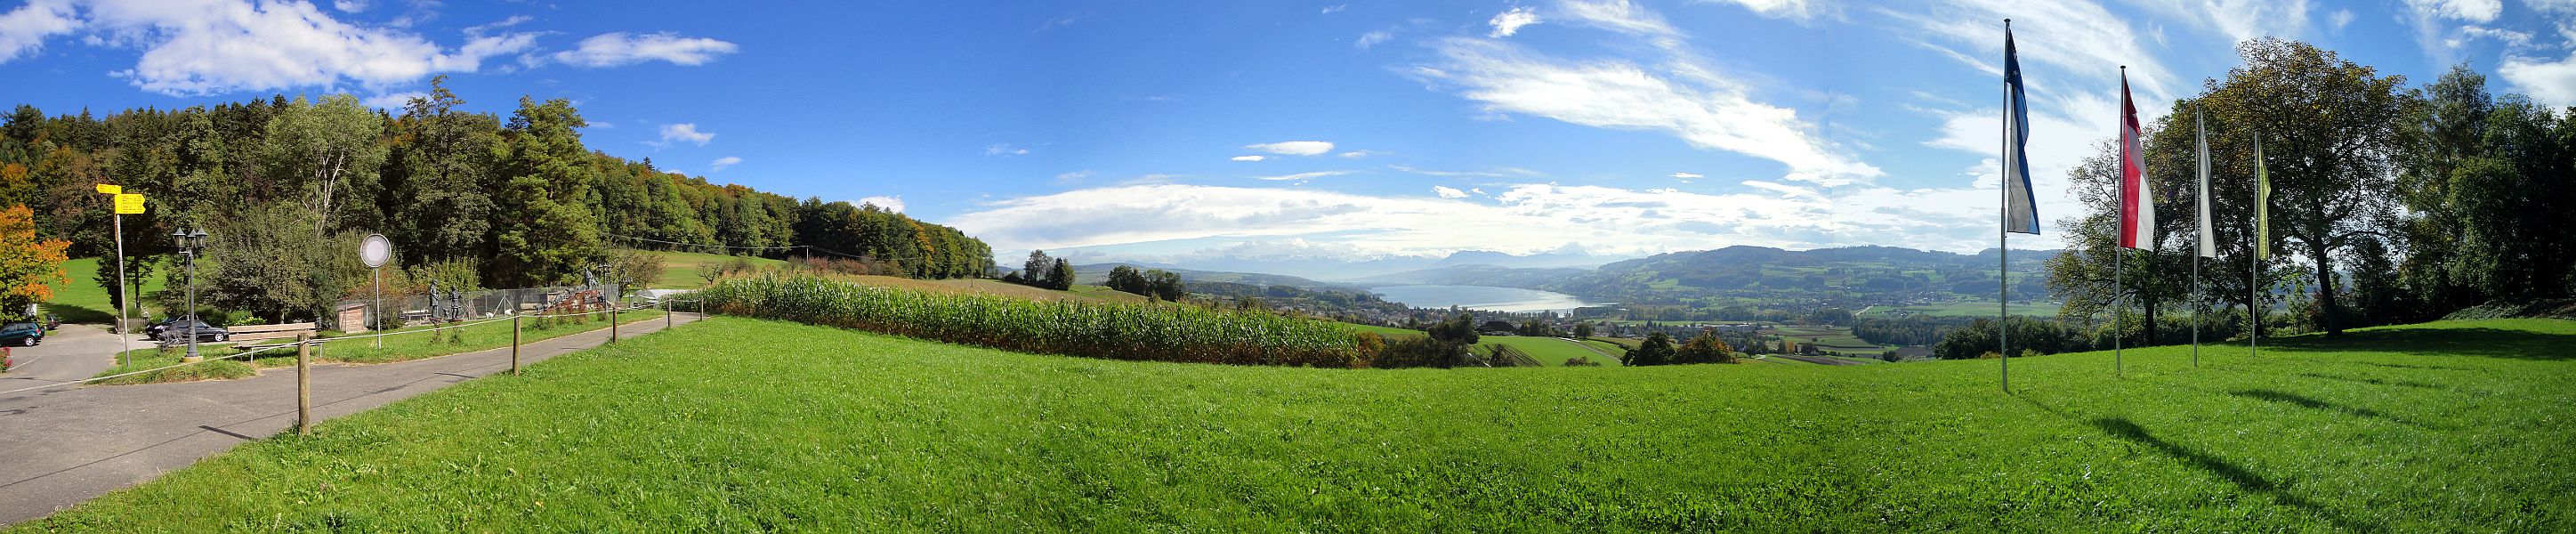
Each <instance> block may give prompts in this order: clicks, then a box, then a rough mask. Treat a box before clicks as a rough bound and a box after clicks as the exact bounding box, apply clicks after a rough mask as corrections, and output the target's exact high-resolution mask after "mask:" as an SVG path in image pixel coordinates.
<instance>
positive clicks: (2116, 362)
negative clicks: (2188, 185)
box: [2111, 65, 2146, 379]
mask: <svg viewBox="0 0 2576 534" xmlns="http://www.w3.org/2000/svg"><path fill="white" fill-rule="evenodd" d="M2128 99H2129V66H2128V65H2121V66H2120V101H2121V102H2122V103H2124V104H2125V103H2127V102H2128ZM2120 113H2121V119H2120V120H2122V121H2123V124H2121V126H2120V129H2121V131H2120V135H2123V136H2126V135H2128V125H2127V124H2126V123H2125V121H2127V120H2128V110H2121V112H2120ZM2133 141H2134V140H2131V139H2123V140H2121V143H2122V144H2121V146H2120V149H2121V150H2120V158H2121V161H2120V169H2121V170H2120V191H2121V193H2122V194H2121V195H2120V203H2121V206H2120V226H2121V231H2123V232H2133V231H2134V230H2131V229H2129V228H2128V225H2129V224H2131V223H2130V222H2129V212H2128V209H2129V207H2128V205H2129V203H2130V202H2132V200H2131V199H2130V198H2129V171H2128V167H2129V162H2128V158H2129V156H2131V154H2129V152H2128V146H2129V145H2128V143H2130V142H2133ZM2141 174H2143V169H2141ZM2145 178H2146V177H2145V176H2140V177H2139V179H2142V180H2143V179H2145ZM2111 241H2112V243H2111V303H2112V305H2111V378H2115V379H2116V378H2120V375H2121V372H2120V346H2121V345H2122V344H2123V343H2121V342H2122V341H2126V340H2124V339H2121V338H2125V337H2128V336H2129V330H2128V326H2129V318H2128V314H2127V313H2124V312H2127V311H2128V310H2127V309H2125V308H2124V305H2126V304H2127V303H2128V298H2129V295H2128V290H2129V286H2128V284H2127V283H2124V282H2122V281H2121V277H2123V276H2125V275H2127V274H2128V272H2127V271H2128V269H2125V268H2122V267H2121V266H2120V264H2121V260H2122V259H2124V258H2127V257H2128V256H2129V249H2128V248H2127V247H2128V243H2121V242H2119V241H2120V239H2119V237H2118V236H2116V235H2115V236H2114V237H2112V239H2111Z"/></svg>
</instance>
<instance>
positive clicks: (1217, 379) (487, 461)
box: [14, 318, 2576, 532]
mask: <svg viewBox="0 0 2576 534" xmlns="http://www.w3.org/2000/svg"><path fill="white" fill-rule="evenodd" d="M2569 346H2576V322H2569V321H2557V320H2493V321H2474V322H2446V323H2435V324H2428V325H2417V326H2406V327H2391V328H2378V329H2368V330H2359V331H2355V332H2353V333H2352V334H2351V335H2350V336H2348V337H2346V338H2344V339H2339V340H2323V339H2319V338H2314V337H2302V338H2292V339H2283V340H2278V341H2277V342H2276V343H2275V344H2274V345H2272V346H2270V347H2269V348H2267V350H2266V351H2265V352H2264V354H2263V355H2262V356H2260V357H2250V356H2248V355H2246V354H2245V353H2244V352H2243V351H2241V350H2236V349H2232V348H2225V349H2211V350H2207V351H2205V353H2204V355H2203V357H2202V365H2201V366H2200V367H2199V368H2192V367H2190V366H2189V364H2188V363H2187V356H2186V355H2187V354H2188V350H2189V349H2188V348H2183V347H2162V348H2152V349H2140V350H2131V351H2128V353H2127V358H2126V365H2127V378H2126V379H2114V378H2113V377H2112V376H2111V374H2112V371H2111V356H2110V355H2109V354H2107V353H2085V354H2068V355H2055V356H2047V357H2039V358H2028V359H2015V360H2013V361H2012V371H2013V375H2012V377H2013V383H2014V384H2015V385H2016V386H2017V387H2018V388H2019V393H2018V394H2005V393H2002V392H1999V391H1997V388H1996V362H1994V361H1956V362H1932V363H1918V364H1899V365H1874V366H1854V367H1826V366H1812V365H1736V366H1727V365H1695V366H1676V367H1662V368H1645V369H1637V368H1557V367H1551V368H1519V369H1471V370H1435V369H1414V370H1393V371H1389V370H1327V369H1301V368H1277V367H1240V366H1220V365H1193V364H1169V363H1140V362H1122V361H1110V360H1096V359H1076V358H1062V357H1047V356H1032V355H1023V354H1014V353H1007V352H1000V351H994V350H985V349H976V348H968V347H961V346H956V345H947V344H939V343H928V342H921V341H914V340H909V339H904V338H895V337H888V336H881V335H873V334H864V333H857V332H852V331H845V330H837V329H831V328H823V327H813V326H803V325H796V324H791V323H783V322H770V321H757V320H748V319H737V318H717V319H713V320H710V321H707V322H704V323H699V324H695V325H689V326H684V327H682V328H679V329H678V330H676V331H671V332H665V333H658V334H653V335H648V336H645V337H642V338H637V339H635V340H632V341H630V342H626V343H620V344H618V345H616V346H613V347H608V348H604V349H599V350H592V351H587V352H583V353H577V354H572V355H567V356H564V357H561V358H558V359H555V360H552V361H548V362H545V363H541V364H538V365H536V366H534V367H532V368H531V369H530V370H529V372H528V374H527V375H526V376H521V377H509V376H495V377H489V378H484V379H479V380H475V381H472V382H468V383H465V384H462V385H459V386H456V387H451V388H448V389H445V390H441V391H437V392H434V393H429V394H426V395H422V396H420V397H417V398H414V399H411V400H407V401H404V402H401V403H397V404H395V405H392V406H388V407H385V408H382V409H378V410H374V411H371V412H367V413H362V414H357V415H353V416H349V417H346V418H342V419H339V420H334V421H330V422H326V423H324V424H322V425H321V426H320V427H319V428H318V429H317V433H316V435H315V436H314V437H311V438H298V437H293V436H281V437H276V438H271V439H266V440H261V441H257V442H252V443H247V444H244V445H243V446H241V447H240V448H238V449H236V450H234V451H233V452H230V453H226V454H223V455H219V456H216V457H213V458H210V459H207V460H205V461H203V462H200V463H199V464H197V465H195V466H193V467H190V468H187V469H183V470H180V471H177V472H173V473H171V474H169V475H167V476H164V477H162V478H161V479H159V480H156V481H153V482H150V483H146V484H144V485H142V486H140V487H138V488H134V489H129V490H125V491H120V492H116V493H114V494H111V495H108V496H106V497H104V498H101V499H99V500H97V501H93V502H91V503H88V504H84V505H81V506H80V507H78V508H76V509H73V510H71V511H68V512H64V513H61V514H58V515H56V516H55V517H52V518H48V519H45V520H39V521H33V522H29V523H26V524H21V525H18V526H16V527H15V530H14V531H22V532H32V531H50V530H68V531H84V530H119V529H144V530H166V531H217V530H321V529H331V530H346V531H546V530H604V531H697V530H772V529H786V530H806V531H822V532H849V531H914V530H930V531H937V530H959V529H970V530H992V531H1033V530H1035V531H1139V530H1166V531H1174V530H1189V531H1283V530H1299V529H1311V528H1315V527H1317V526H1326V527H1329V528H1328V529H1329V530H1354V531H1531V530H1536V531H1569V532H1601V531H1631V530H1659V531H1669V530H1688V531H1708V530H1739V531H1742V530H1749V531H1810V530H1837V531H1852V530H1859V531H1897V532H1917V531H1931V530H1966V531H2049V532H2057V531H2104V530H2116V531H2156V532H2206V531H2386V532H2423V531H2455V530H2464V529H2481V530H2483V529H2493V530H2500V531H2527V532H2565V531H2568V530H2571V529H2576V477H2570V476H2567V474H2568V473H2571V472H2576V456H2570V455H2568V454H2567V451H2568V450H2570V447H2571V446H2576V426H2570V425H2568V424H2566V418H2567V414H2568V413H2569V407H2570V406H2576V361H2571V357H2576V353H2569V352H2567V351H2566V350H2565V347H2569ZM708 362H721V365H708Z"/></svg>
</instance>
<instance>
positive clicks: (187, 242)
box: [170, 228, 206, 362]
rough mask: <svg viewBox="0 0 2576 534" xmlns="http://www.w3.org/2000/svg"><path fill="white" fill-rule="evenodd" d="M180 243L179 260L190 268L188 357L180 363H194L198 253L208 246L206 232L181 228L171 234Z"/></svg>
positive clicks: (195, 357)
mask: <svg viewBox="0 0 2576 534" xmlns="http://www.w3.org/2000/svg"><path fill="white" fill-rule="evenodd" d="M170 237H171V238H172V239H177V240H178V241H179V258H180V259H181V260H182V261H183V262H185V263H186V264H187V266H188V325H187V326H188V356H187V357H185V358H181V360H180V361H187V362H194V361H197V360H198V356H197V323H200V322H203V321H199V320H198V319H197V252H198V249H202V248H205V246H206V230H205V229H202V228H181V229H179V231H176V232H170Z"/></svg>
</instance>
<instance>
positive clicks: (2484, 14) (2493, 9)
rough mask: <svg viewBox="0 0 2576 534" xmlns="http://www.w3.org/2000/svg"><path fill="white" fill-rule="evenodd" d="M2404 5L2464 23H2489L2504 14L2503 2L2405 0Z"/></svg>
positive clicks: (2490, 0)
mask: <svg viewBox="0 0 2576 534" xmlns="http://www.w3.org/2000/svg"><path fill="white" fill-rule="evenodd" d="M2406 5H2407V7H2412V8H2415V10H2416V11H2418V12H2422V13H2425V14H2429V15H2432V16H2435V17H2440V18H2445V19H2451V20H2458V21H2466V22H2479V23H2483V22H2490V21H2494V20H2495V18H2496V15H2499V14H2503V13H2504V1H2503V0H2406Z"/></svg>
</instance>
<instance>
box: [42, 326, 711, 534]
mask: <svg viewBox="0 0 2576 534" xmlns="http://www.w3.org/2000/svg"><path fill="white" fill-rule="evenodd" d="M674 320H675V321H676V322H677V323H679V324H687V323H691V322H695V321H696V320H697V316H696V314H681V315H680V316H678V317H675V318H674ZM662 324H663V320H662V319H660V318H653V319H645V320H640V321H634V322H630V323H627V324H626V325H625V326H622V327H620V332H621V334H622V335H624V336H636V335H643V334H647V333H651V332H654V331H658V330H661V329H662ZM73 328H74V326H73V325H64V326H63V331H66V332H68V331H72V329H73ZM91 330H93V331H94V332H95V334H97V335H96V336H95V337H97V338H99V339H103V340H104V341H99V340H92V339H89V338H90V337H92V336H88V335H65V336H64V337H63V338H62V339H61V340H59V341H57V340H55V339H54V338H51V337H48V338H47V341H46V342H45V343H44V344H43V345H38V346H37V347H35V348H37V349H45V348H48V347H55V346H56V343H58V342H59V343H61V344H62V346H61V347H60V348H61V352H49V353H47V354H45V355H43V356H42V358H43V359H42V360H38V361H36V362H34V364H33V365H39V366H44V365H55V366H57V367H31V368H29V369H28V370H29V371H31V372H30V373H29V375H28V377H27V378H26V379H24V380H23V381H21V380H19V379H17V377H16V375H18V373H17V372H15V371H12V372H10V373H8V375H9V378H10V380H0V384H7V385H9V386H11V387H0V391H5V390H9V389H18V388H24V387H32V386H33V385H39V384H42V382H38V381H39V380H61V381H76V380H79V379H81V378H88V377H89V376H92V375H95V374H96V373H97V372H98V370H101V369H106V368H107V367H108V365H107V363H106V361H105V359H104V358H107V357H109V355H112V354H114V353H115V352H116V347H117V346H118V345H119V344H118V343H117V339H116V337H115V336H114V335H112V334H108V333H106V332H105V331H103V330H98V329H96V328H91ZM607 339H608V330H607V329H600V330H598V331H593V332H585V333H580V334H573V335H568V336H563V337H558V338H554V339H548V340H543V341H535V342H530V343H528V344H526V345H525V346H523V347H522V348H521V352H520V361H521V362H522V363H523V364H526V363H535V362H539V361H544V360H546V359H548V358H552V357H554V356H556V355H559V354H564V353H569V352H573V351H578V350H581V349H586V348H591V347H596V346H599V345H600V344H601V343H604V342H606V341H607ZM84 347H87V348H84ZM86 350H97V351H98V352H96V353H87V352H82V351H86ZM18 354H20V355H21V356H19V357H21V358H24V357H25V356H23V355H24V354H26V353H24V352H20V353H18ZM58 358H59V359H61V360H63V361H61V362H56V360H57V359H58ZM22 361H23V360H22ZM83 368H87V369H90V370H89V371H88V372H87V373H81V372H79V371H80V369H83ZM509 369H510V349H509V347H502V348H498V349H492V350H486V351H481V352H470V353H464V354H456V355H450V356H441V357H437V358H430V359H424V360H413V361H408V362H401V363H388V364H379V365H342V364H324V365H315V366H313V415H314V418H315V419H316V420H329V419H330V418H333V417H339V416H342V415H348V414H351V413H357V412H359V411H364V410H367V409H369V408H375V407H377V406H383V405H385V404H388V403H392V402H394V401H397V400H402V399H406V398H410V397H412V396H414V395H419V394H422V393H427V392H430V391H435V390H437V389H439V388H443V387H447V386H448V385H451V384H456V383H459V382H464V381H466V380H472V379H474V378H478V377H482V376H486V375H490V374H493V373H501V372H508V371H509ZM44 377H53V378H44ZM294 424H295V370H294V368H292V367H288V368H276V369H265V370H262V371H261V372H260V374H259V375H258V376H254V377H251V378H245V379H241V380H219V381H204V382H185V383H176V384H146V385H132V386H77V385H65V386H63V387H50V388H42V389H37V390H34V391H24V392H18V393H6V394H0V525H5V524H11V523H17V522H21V521H26V520H29V519H35V518H39V517H44V516H45V515H48V514H52V513H54V512H56V511H60V510H63V509H66V508H70V507H71V506H73V505H76V504H80V503H82V502H85V501H88V500H90V499H93V498H97V497H98V496H100V495H104V494H106V493H107V492H110V491H115V490H117V489H120V488H125V487H129V486H133V485H136V484H140V483H143V482H146V481H150V480H152V479H153V478H157V477H159V476H161V474H162V473H165V472H169V471H171V470H174V469H178V468H182V467H187V466H188V465H189V464H192V463H195V462H196V461H197V460H198V459H201V458H205V457H207V456H211V455H214V454H217V453H221V452H224V451H226V450H230V449H232V448H233V446H234V445H239V444H241V443H243V442H246V441H250V440H254V439H259V438H261V437H266V436H273V435H276V434H278V433H280V432H285V431H291V430H292V428H293V425H294Z"/></svg>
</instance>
